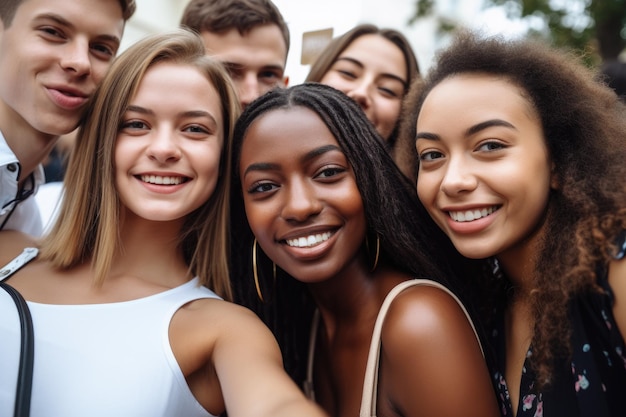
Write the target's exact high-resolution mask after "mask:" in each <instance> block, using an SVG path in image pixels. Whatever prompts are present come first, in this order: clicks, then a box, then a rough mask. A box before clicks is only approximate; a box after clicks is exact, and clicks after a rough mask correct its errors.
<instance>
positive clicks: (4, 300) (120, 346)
mask: <svg viewBox="0 0 626 417" xmlns="http://www.w3.org/2000/svg"><path fill="white" fill-rule="evenodd" d="M200 298H216V299H219V297H218V296H217V295H216V294H215V293H213V292H212V291H211V290H209V289H207V288H205V287H202V286H200V285H199V281H198V279H197V278H194V279H193V280H191V281H189V282H187V283H185V284H183V285H181V286H179V287H176V288H173V289H171V290H167V291H164V292H161V293H159V294H155V295H152V296H149V297H145V298H140V299H136V300H131V301H125V302H119V303H108V304H84V305H52V304H39V303H34V302H28V306H29V308H30V311H31V314H32V317H33V326H34V331H35V364H34V371H33V388H32V400H31V413H30V415H31V417H86V416H89V417H99V416H102V417H111V416H124V417H140V416H145V417H161V416H162V417H166V416H167V417H172V416H185V417H195V416H202V417H205V416H211V414H210V413H208V412H207V411H206V410H205V409H204V408H203V407H202V405H200V403H198V401H197V400H196V399H195V397H194V396H193V394H192V393H191V391H190V389H189V387H188V386H187V382H186V381H185V377H184V376H183V373H182V371H181V369H180V367H179V366H178V363H177V362H176V358H175V357H174V354H173V352H172V349H171V347H170V343H169V337H168V328H169V324H170V321H171V319H172V316H173V315H174V313H175V312H176V311H177V310H178V309H179V308H180V307H181V306H183V305H184V304H186V303H188V302H189V301H192V300H196V299H200ZM19 334H20V333H19V319H18V316H17V312H16V310H15V304H14V303H13V301H12V300H11V298H10V297H9V295H8V294H7V293H6V292H5V291H0V417H5V416H12V415H13V405H14V399H15V386H16V380H17V362H18V359H19V341H20V339H19Z"/></svg>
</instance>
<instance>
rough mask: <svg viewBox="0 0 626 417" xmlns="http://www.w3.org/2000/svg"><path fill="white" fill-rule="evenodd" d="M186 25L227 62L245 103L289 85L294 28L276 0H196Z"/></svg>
mask: <svg viewBox="0 0 626 417" xmlns="http://www.w3.org/2000/svg"><path fill="white" fill-rule="evenodd" d="M181 26H182V27H187V28H189V29H192V30H194V31H196V32H198V33H199V34H200V35H201V36H202V39H203V40H204V45H205V47H206V50H207V54H209V55H212V56H215V57H216V58H217V59H218V60H220V61H221V62H222V63H223V64H224V65H225V67H226V68H227V70H228V71H229V73H230V75H231V78H232V80H233V82H234V83H235V86H236V87H237V92H238V96H239V102H240V103H241V106H242V108H245V107H246V105H248V104H249V103H250V102H252V101H253V100H254V99H256V98H257V97H259V96H261V95H262V94H263V93H265V92H267V91H269V90H271V89H272V88H275V87H285V86H286V85H287V83H288V78H287V77H285V64H286V62H287V52H288V51H289V29H288V28H287V24H286V23H285V21H284V20H283V16H282V15H281V14H280V11H279V10H278V8H277V7H276V6H275V5H274V4H273V3H272V2H271V1H270V0H191V2H190V3H189V4H188V5H187V7H186V9H185V11H184V13H183V17H182V19H181Z"/></svg>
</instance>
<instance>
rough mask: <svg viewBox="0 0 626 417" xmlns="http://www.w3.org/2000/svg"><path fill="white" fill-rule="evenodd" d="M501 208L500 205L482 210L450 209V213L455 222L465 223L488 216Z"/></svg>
mask: <svg viewBox="0 0 626 417" xmlns="http://www.w3.org/2000/svg"><path fill="white" fill-rule="evenodd" d="M499 208H500V206H491V207H488V208H484V209H481V210H465V211H449V212H448V214H449V215H450V217H451V218H452V220H454V221H455V222H458V223H463V222H471V221H474V220H478V219H482V218H483V217H487V216H489V215H490V214H492V213H493V212H494V211H496V210H498V209H499Z"/></svg>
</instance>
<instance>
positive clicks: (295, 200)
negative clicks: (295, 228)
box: [281, 179, 322, 222]
mask: <svg viewBox="0 0 626 417" xmlns="http://www.w3.org/2000/svg"><path fill="white" fill-rule="evenodd" d="M321 210H322V203H321V201H320V200H319V198H318V197H317V195H316V193H315V190H314V188H313V186H312V185H311V184H309V183H308V182H307V181H306V180H300V179H299V180H296V181H292V182H291V184H289V185H288V186H287V187H285V201H284V205H283V209H282V213H281V215H282V217H283V218H284V219H285V220H288V221H295V222H303V221H305V220H307V219H309V218H310V217H312V216H315V215H316V214H319V213H320V211H321Z"/></svg>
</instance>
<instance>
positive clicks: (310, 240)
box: [287, 232, 332, 248]
mask: <svg viewBox="0 0 626 417" xmlns="http://www.w3.org/2000/svg"><path fill="white" fill-rule="evenodd" d="M331 236H332V233H330V232H325V233H321V234H317V235H310V236H307V237H299V238H295V239H287V245H289V246H292V247H295V248H310V247H312V246H315V245H319V244H320V243H322V242H324V241H326V240H328V239H329V238H330V237H331Z"/></svg>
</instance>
